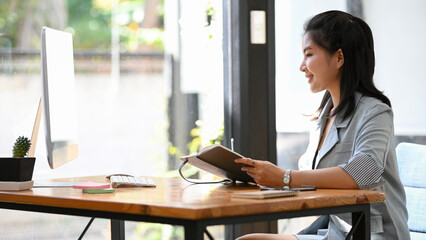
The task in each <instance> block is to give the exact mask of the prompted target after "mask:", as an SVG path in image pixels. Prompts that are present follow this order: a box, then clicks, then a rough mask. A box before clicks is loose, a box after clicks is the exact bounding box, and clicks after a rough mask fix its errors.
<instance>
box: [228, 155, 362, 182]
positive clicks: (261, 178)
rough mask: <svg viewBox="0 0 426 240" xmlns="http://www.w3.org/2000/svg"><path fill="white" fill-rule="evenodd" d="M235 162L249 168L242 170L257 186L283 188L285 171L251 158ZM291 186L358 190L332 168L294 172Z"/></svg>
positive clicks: (342, 173) (341, 171)
mask: <svg viewBox="0 0 426 240" xmlns="http://www.w3.org/2000/svg"><path fill="white" fill-rule="evenodd" d="M235 162H237V163H243V164H246V165H248V166H246V167H243V168H241V170H242V171H245V172H247V174H248V175H249V176H251V177H252V178H253V179H254V180H255V181H256V183H257V184H259V185H261V186H267V187H275V188H282V187H284V183H283V181H282V179H283V177H284V173H285V170H284V169H282V168H279V167H277V166H276V165H274V164H272V163H270V162H268V161H259V160H252V159H250V158H241V159H236V160H235ZM290 179H291V180H290V187H291V186H300V185H315V186H317V187H318V188H341V189H358V184H357V183H356V182H355V181H354V179H353V178H352V177H351V176H350V175H349V174H348V173H347V172H346V171H345V170H343V169H342V168H341V167H330V168H323V169H316V170H303V171H299V170H292V171H291V178H290Z"/></svg>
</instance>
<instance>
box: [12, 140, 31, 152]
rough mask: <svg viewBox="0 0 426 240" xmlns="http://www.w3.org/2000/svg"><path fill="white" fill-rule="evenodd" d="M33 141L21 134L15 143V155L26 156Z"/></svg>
mask: <svg viewBox="0 0 426 240" xmlns="http://www.w3.org/2000/svg"><path fill="white" fill-rule="evenodd" d="M30 146H31V141H30V140H29V139H28V138H26V137H24V136H20V137H18V138H17V139H16V142H15V145H13V157H25V156H26V155H27V153H28V150H30Z"/></svg>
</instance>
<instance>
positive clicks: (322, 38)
mask: <svg viewBox="0 0 426 240" xmlns="http://www.w3.org/2000/svg"><path fill="white" fill-rule="evenodd" d="M304 30H305V34H309V36H310V37H311V39H312V40H313V41H314V42H315V43H316V44H318V45H319V46H320V47H322V48H324V49H325V50H326V51H327V52H328V53H330V54H333V53H335V52H336V51H337V50H339V49H342V52H343V56H344V64H343V68H342V78H341V83H340V103H339V106H338V107H337V108H336V109H335V110H334V112H333V114H332V116H335V115H337V114H338V113H339V112H342V111H344V114H343V118H346V117H348V116H349V115H350V114H351V113H352V112H353V111H354V109H355V92H360V93H362V94H363V95H366V96H370V97H375V98H377V99H379V100H381V101H382V102H384V103H386V104H387V105H388V106H389V107H391V103H390V100H389V99H388V98H387V97H386V96H385V95H383V93H382V92H381V91H379V90H378V89H377V88H376V87H375V86H374V83H373V74H374V65H375V60H374V43H373V34H372V33H371V29H370V27H369V26H368V25H367V23H365V22H364V21H363V20H362V19H360V18H358V17H355V16H352V15H350V14H348V13H345V12H341V11H327V12H323V13H320V14H318V15H316V16H314V17H312V18H311V19H310V20H309V21H308V22H307V23H306V24H305V28H304ZM330 97H331V95H330V93H329V92H328V91H326V93H325V94H324V97H323V99H322V101H321V104H320V107H319V108H318V111H321V110H322V109H323V108H324V107H325V104H326V103H327V101H328V100H329V99H330Z"/></svg>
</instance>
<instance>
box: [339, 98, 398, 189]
mask: <svg viewBox="0 0 426 240" xmlns="http://www.w3.org/2000/svg"><path fill="white" fill-rule="evenodd" d="M363 116H364V117H363V118H362V121H361V124H360V125H359V126H360V127H359V131H358V132H357V135H356V137H355V139H354V151H353V155H352V157H351V158H350V159H349V161H348V163H347V164H343V165H339V166H340V167H342V168H343V169H344V170H345V171H346V172H347V173H348V174H349V175H351V177H352V178H353V179H354V180H355V181H356V183H357V184H358V186H360V187H362V186H367V185H370V184H373V183H375V182H376V181H377V180H378V179H379V178H380V176H381V175H382V174H383V171H384V166H385V165H386V158H387V155H388V152H389V147H392V146H389V143H390V138H391V135H392V134H393V113H392V109H391V108H390V107H388V106H387V105H385V104H377V105H375V106H373V107H371V108H369V109H367V110H366V111H365V113H364V115H363Z"/></svg>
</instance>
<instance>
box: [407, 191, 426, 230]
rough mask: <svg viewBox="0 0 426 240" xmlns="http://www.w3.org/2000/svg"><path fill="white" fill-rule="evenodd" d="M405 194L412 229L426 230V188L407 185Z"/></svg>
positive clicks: (409, 225)
mask: <svg viewBox="0 0 426 240" xmlns="http://www.w3.org/2000/svg"><path fill="white" fill-rule="evenodd" d="M405 194H406V195H407V210H408V227H409V229H410V231H415V232H426V188H414V187H405Z"/></svg>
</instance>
